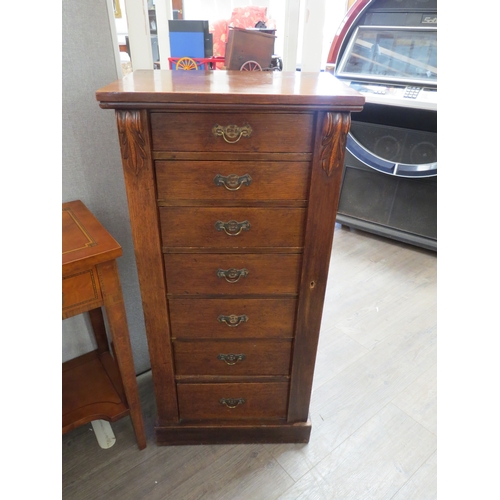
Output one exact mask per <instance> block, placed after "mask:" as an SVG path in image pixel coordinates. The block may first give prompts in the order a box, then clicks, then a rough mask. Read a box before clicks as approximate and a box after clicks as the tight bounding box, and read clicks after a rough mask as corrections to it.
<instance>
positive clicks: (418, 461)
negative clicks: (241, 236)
mask: <svg viewBox="0 0 500 500" xmlns="http://www.w3.org/2000/svg"><path fill="white" fill-rule="evenodd" d="M435 449H436V438H435V436H434V435H433V434H431V433H429V432H427V431H426V430H425V429H424V428H423V427H421V426H420V425H419V424H417V423H416V422H415V421H414V420H413V419H411V418H410V417H408V415H406V414H405V413H403V412H402V411H400V410H399V409H397V408H396V407H395V406H393V405H388V406H387V407H385V408H383V409H382V410H381V411H380V412H379V413H377V414H376V415H375V416H374V417H372V418H371V419H370V420H369V421H368V422H367V423H366V424H365V425H363V426H362V427H361V428H359V429H358V430H357V431H356V432H354V433H353V434H352V435H351V436H350V437H349V438H348V439H347V440H346V441H344V442H343V443H342V444H341V445H340V446H338V447H337V448H336V450H335V451H334V452H332V453H330V454H329V455H327V457H325V458H324V459H323V460H322V461H321V462H320V463H319V464H318V465H317V466H316V467H315V468H314V472H309V473H307V474H305V475H304V476H303V477H302V478H301V479H300V480H299V481H297V483H295V485H294V486H293V487H292V488H290V489H289V490H287V491H286V492H285V493H284V494H283V495H281V496H280V497H279V498H280V499H281V500H286V499H296V498H300V499H313V498H314V499H317V498H324V499H332V498H342V499H344V498H345V499H350V500H358V499H359V498H370V499H372V498H373V499H382V498H392V497H393V495H395V494H396V493H397V492H398V490H399V489H400V488H401V487H402V486H403V485H405V483H407V482H408V481H409V480H410V478H411V477H412V475H413V474H414V473H415V471H417V470H418V469H419V468H420V467H421V466H422V464H423V463H424V462H425V461H426V460H427V459H428V457H429V456H430V455H431V454H432V453H433V452H434V451H435ZM388 450H390V453H391V455H392V457H393V460H391V461H388V460H387V458H386V457H387V453H388ZM360 464H363V465H361V466H360Z"/></svg>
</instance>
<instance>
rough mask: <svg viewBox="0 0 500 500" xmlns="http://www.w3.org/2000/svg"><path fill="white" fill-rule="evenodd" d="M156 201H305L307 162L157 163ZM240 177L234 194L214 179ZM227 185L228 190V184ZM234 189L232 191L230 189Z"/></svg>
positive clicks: (306, 193)
mask: <svg viewBox="0 0 500 500" xmlns="http://www.w3.org/2000/svg"><path fill="white" fill-rule="evenodd" d="M155 168H156V180H157V184H158V198H159V200H161V201H162V200H165V202H170V203H172V201H173V200H190V201H192V200H205V201H208V200H210V201H212V200H213V201H215V200H217V203H220V202H221V201H223V200H227V201H231V202H232V203H234V202H235V201H242V200H244V201H255V200H271V201H272V200H307V196H308V194H309V191H308V190H309V175H310V170H309V163H308V162H286V161H284V162H281V161H280V162H278V161H266V160H264V161H262V162H258V161H256V160H255V159H253V161H241V160H240V161H224V162H223V163H222V161H221V159H220V158H219V160H218V161H168V162H167V161H156V162H155ZM231 174H234V175H236V176H238V177H239V178H241V177H244V176H247V177H249V179H250V181H249V182H248V181H247V182H244V179H243V180H242V181H241V182H240V183H238V184H237V186H240V187H238V188H236V190H235V191H231V190H229V189H227V188H226V187H225V186H224V184H223V183H221V182H219V184H216V183H215V182H214V179H215V178H216V177H217V176H222V177H228V176H229V175H231ZM226 185H229V187H231V184H229V182H228V181H226ZM232 189H235V188H232Z"/></svg>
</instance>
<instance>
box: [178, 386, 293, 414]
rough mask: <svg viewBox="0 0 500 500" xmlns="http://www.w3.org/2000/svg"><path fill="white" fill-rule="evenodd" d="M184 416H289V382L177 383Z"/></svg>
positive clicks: (180, 407) (180, 410)
mask: <svg viewBox="0 0 500 500" xmlns="http://www.w3.org/2000/svg"><path fill="white" fill-rule="evenodd" d="M177 392H178V399H179V413H180V418H181V420H212V419H216V420H233V419H234V420H244V419H247V420H251V419H266V418H270V419H273V418H275V419H278V418H285V417H286V412H287V406H288V384H287V383H286V382H267V383H264V384H252V383H243V384H232V383H230V384H177Z"/></svg>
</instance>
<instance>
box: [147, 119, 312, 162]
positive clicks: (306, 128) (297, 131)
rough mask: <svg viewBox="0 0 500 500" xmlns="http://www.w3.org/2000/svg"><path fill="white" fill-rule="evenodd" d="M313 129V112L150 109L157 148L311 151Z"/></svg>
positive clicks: (155, 149) (160, 149)
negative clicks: (160, 111) (172, 111)
mask: <svg viewBox="0 0 500 500" xmlns="http://www.w3.org/2000/svg"><path fill="white" fill-rule="evenodd" d="M292 124H293V126H292ZM312 130H313V114H312V113H220V112H219V113H218V112H216V113H212V112H211V113H207V112H205V113H203V112H200V113H189V112H184V113H151V131H152V141H153V150H154V151H178V152H182V151H186V152H193V151H232V152H237V151H240V152H261V153H279V152H282V153H310V152H311V151H312V136H313V134H312Z"/></svg>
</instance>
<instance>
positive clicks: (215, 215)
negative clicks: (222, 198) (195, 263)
mask: <svg viewBox="0 0 500 500" xmlns="http://www.w3.org/2000/svg"><path fill="white" fill-rule="evenodd" d="M305 216H306V210H305V209H304V208H239V207H219V208H193V207H168V208H167V207H162V208H160V226H161V234H162V241H163V246H164V247H169V248H173V247H214V248H234V247H236V246H237V247H239V248H257V247H302V246H303V243H304V242H303V238H304V223H305Z"/></svg>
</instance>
